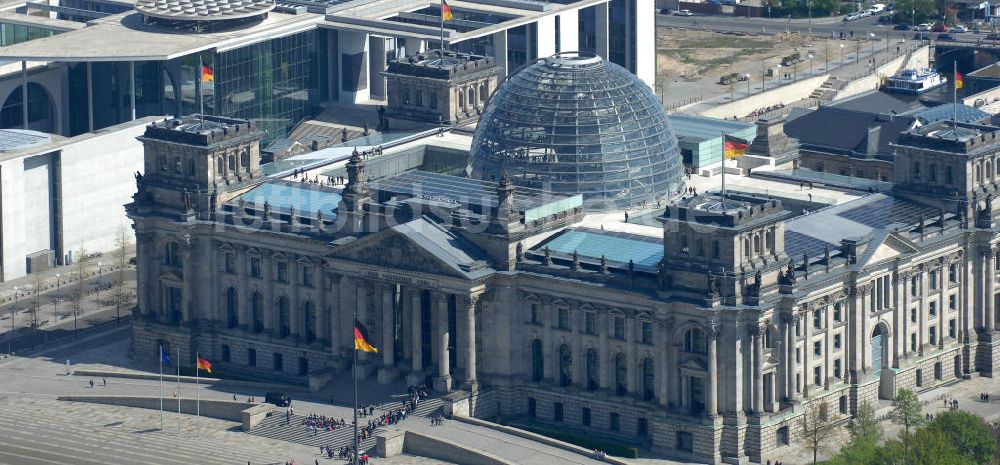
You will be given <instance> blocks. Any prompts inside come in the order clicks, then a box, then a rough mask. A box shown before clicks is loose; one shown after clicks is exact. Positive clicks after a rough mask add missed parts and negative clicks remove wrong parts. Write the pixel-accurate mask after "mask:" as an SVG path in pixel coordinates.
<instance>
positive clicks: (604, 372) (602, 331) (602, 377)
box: [597, 311, 612, 390]
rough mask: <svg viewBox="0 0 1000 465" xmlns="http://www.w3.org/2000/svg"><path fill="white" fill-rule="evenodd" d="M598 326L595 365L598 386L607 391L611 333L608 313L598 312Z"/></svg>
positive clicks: (609, 379) (609, 380) (609, 375)
mask: <svg viewBox="0 0 1000 465" xmlns="http://www.w3.org/2000/svg"><path fill="white" fill-rule="evenodd" d="M597 317H598V319H599V321H600V326H599V327H598V328H597V332H598V336H597V345H598V349H597V365H598V369H597V370H598V376H597V380H598V384H599V385H600V388H601V389H602V390H607V389H609V388H610V386H611V373H610V372H611V370H610V369H609V368H608V366H609V365H610V364H609V363H608V360H609V357H610V355H609V354H608V332H610V331H612V328H611V325H610V324H609V320H610V318H609V317H608V313H607V312H606V311H605V312H599V313H598V315H597Z"/></svg>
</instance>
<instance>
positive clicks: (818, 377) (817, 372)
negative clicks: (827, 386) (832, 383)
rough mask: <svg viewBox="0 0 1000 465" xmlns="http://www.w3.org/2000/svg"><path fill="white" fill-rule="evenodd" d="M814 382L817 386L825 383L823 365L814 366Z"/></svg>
mask: <svg viewBox="0 0 1000 465" xmlns="http://www.w3.org/2000/svg"><path fill="white" fill-rule="evenodd" d="M813 384H815V385H817V386H822V385H823V367H814V368H813Z"/></svg>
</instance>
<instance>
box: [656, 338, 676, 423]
mask: <svg viewBox="0 0 1000 465" xmlns="http://www.w3.org/2000/svg"><path fill="white" fill-rule="evenodd" d="M659 325H660V337H659V338H658V339H659V341H660V342H659V344H658V347H657V351H656V353H657V359H658V360H657V366H658V367H659V373H657V376H656V384H657V386H658V387H659V393H658V394H657V398H658V400H659V403H660V405H663V406H667V405H669V404H670V378H671V373H673V372H672V371H671V369H670V360H671V358H673V356H674V353H673V350H672V347H671V346H670V335H669V333H670V331H671V330H672V329H673V325H672V324H670V323H668V322H666V321H661V322H660V324H659Z"/></svg>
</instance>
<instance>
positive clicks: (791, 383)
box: [782, 314, 798, 401]
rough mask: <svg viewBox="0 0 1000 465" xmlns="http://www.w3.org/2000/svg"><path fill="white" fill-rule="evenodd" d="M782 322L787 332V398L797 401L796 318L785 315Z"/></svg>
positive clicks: (792, 315)
mask: <svg viewBox="0 0 1000 465" xmlns="http://www.w3.org/2000/svg"><path fill="white" fill-rule="evenodd" d="M783 317H784V318H783V319H782V322H783V323H784V330H785V397H786V398H787V399H788V400H789V401H795V400H796V399H797V398H798V394H797V393H796V392H795V321H796V319H797V318H796V316H795V315H794V314H791V315H783Z"/></svg>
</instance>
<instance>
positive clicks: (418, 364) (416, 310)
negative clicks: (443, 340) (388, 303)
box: [410, 289, 424, 372]
mask: <svg viewBox="0 0 1000 465" xmlns="http://www.w3.org/2000/svg"><path fill="white" fill-rule="evenodd" d="M421 320H422V312H421V308H420V289H413V292H412V293H411V294H410V339H411V342H412V343H413V344H412V345H411V349H410V350H411V354H410V355H411V357H410V360H411V361H412V362H413V365H412V366H411V369H412V370H413V371H414V372H418V371H422V370H423V369H424V353H423V349H422V348H421V346H422V344H423V337H422V336H423V334H421V324H420V323H421Z"/></svg>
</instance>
